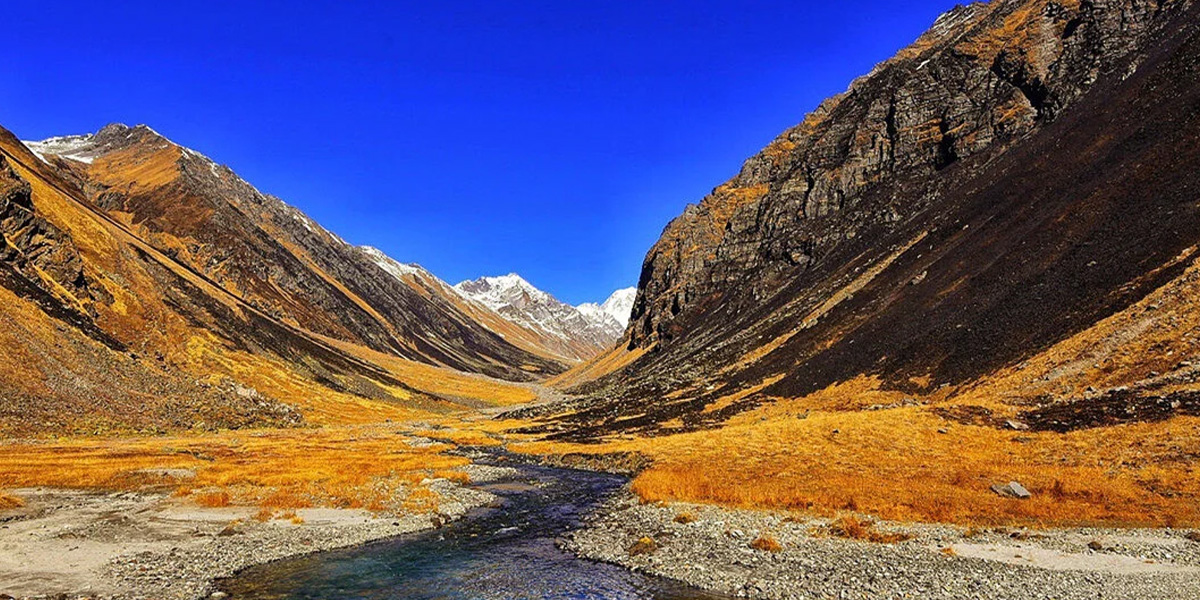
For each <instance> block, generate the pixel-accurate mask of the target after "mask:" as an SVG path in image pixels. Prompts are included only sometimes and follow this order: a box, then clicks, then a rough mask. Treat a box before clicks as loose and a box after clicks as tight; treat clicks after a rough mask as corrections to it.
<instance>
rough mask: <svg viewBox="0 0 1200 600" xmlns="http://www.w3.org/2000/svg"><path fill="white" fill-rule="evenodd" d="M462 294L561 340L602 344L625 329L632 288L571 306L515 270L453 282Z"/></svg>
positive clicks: (633, 292) (511, 318) (523, 324)
mask: <svg viewBox="0 0 1200 600" xmlns="http://www.w3.org/2000/svg"><path fill="white" fill-rule="evenodd" d="M454 289H455V290H456V291H458V293H459V294H461V295H463V296H464V297H466V298H468V299H470V300H474V301H476V302H478V303H480V304H483V305H484V306H487V307H488V308H490V309H492V310H494V311H496V312H497V313H499V314H500V316H502V317H504V318H506V319H508V320H509V321H512V322H514V323H517V324H518V325H522V326H524V327H527V328H530V329H534V330H537V331H541V332H543V333H545V334H547V335H550V336H553V337H556V338H560V339H563V340H578V341H584V342H587V343H590V344H595V345H598V346H606V345H608V344H611V343H612V342H614V341H616V340H617V339H618V338H620V337H621V335H622V334H623V333H625V325H626V324H627V323H628V322H629V312H630V310H631V309H632V306H633V304H632V302H633V298H632V295H631V294H634V295H635V294H636V290H634V289H633V288H629V289H628V290H620V291H618V292H617V293H615V294H613V297H610V298H609V299H608V301H606V302H605V303H604V305H600V304H596V303H594V302H589V303H586V304H582V305H580V306H571V305H569V304H566V303H564V302H561V301H559V300H558V299H557V298H555V297H554V296H552V295H550V294H548V293H546V292H544V291H542V290H540V289H538V288H537V287H535V286H534V285H533V284H531V283H529V282H528V281H526V280H525V279H524V278H523V277H521V276H520V275H517V274H516V273H509V274H508V275H502V276H499V277H481V278H479V279H475V280H472V281H464V282H462V283H459V284H458V285H456V286H454Z"/></svg>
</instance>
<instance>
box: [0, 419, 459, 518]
mask: <svg viewBox="0 0 1200 600" xmlns="http://www.w3.org/2000/svg"><path fill="white" fill-rule="evenodd" d="M450 447H451V446H449V445H445V444H435V445H432V446H426V447H413V446H410V445H409V444H408V442H407V441H406V438H405V436H404V435H401V434H399V433H397V432H396V430H395V428H394V426H393V427H383V426H367V427H339V428H322V429H296V430H250V431H237V432H223V433H219V434H211V435H203V436H175V437H161V438H159V437H156V438H125V439H74V440H66V441H58V442H45V443H21V444H16V443H10V444H8V445H7V446H5V448H4V451H3V452H0V488H8V489H13V488H22V487H36V486H48V487H63V488H83V489H98V490H127V489H159V490H172V491H173V492H174V493H175V495H177V496H181V497H191V498H192V499H193V500H194V501H195V502H196V503H197V504H200V505H203V506H228V505H242V506H261V507H263V508H267V509H296V508H305V507H313V506H324V507H339V508H368V509H371V510H376V511H392V510H411V509H414V508H419V509H429V508H436V494H434V493H433V492H431V491H430V490H428V489H426V488H424V487H423V486H421V485H420V482H421V481H422V480H424V479H426V478H431V477H435V478H436V477H443V478H448V479H452V480H457V481H460V482H461V481H464V480H465V474H463V473H461V472H460V471H458V470H457V469H458V468H459V467H462V466H463V465H465V464H467V462H468V461H467V459H465V458H461V457H456V456H450V455H447V454H445V450H447V449H449V448H450ZM180 473H184V475H180ZM190 473H194V476H191V475H190Z"/></svg>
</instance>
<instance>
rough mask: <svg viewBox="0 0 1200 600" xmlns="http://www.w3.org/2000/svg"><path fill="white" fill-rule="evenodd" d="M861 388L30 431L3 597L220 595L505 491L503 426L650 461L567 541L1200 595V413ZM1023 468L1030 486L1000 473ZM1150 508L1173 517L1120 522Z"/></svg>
mask: <svg viewBox="0 0 1200 600" xmlns="http://www.w3.org/2000/svg"><path fill="white" fill-rule="evenodd" d="M536 392H537V390H533V392H532V393H534V394H535V395H536ZM841 392H842V393H840V394H838V396H839V397H854V398H871V400H870V401H871V402H875V401H877V400H886V401H887V402H889V403H883V402H882V401H881V402H880V406H879V407H878V408H875V407H873V406H872V407H868V409H861V408H859V409H857V410H856V409H855V408H856V407H851V406H842V405H837V404H834V403H824V404H823V403H821V402H818V400H820V399H819V398H816V399H814V398H809V399H806V400H805V401H804V403H803V404H802V405H800V404H797V403H795V402H793V403H789V402H778V403H775V404H772V405H769V406H765V407H762V408H760V409H756V410H753V411H750V412H747V413H745V414H744V415H740V416H738V417H736V418H734V419H732V420H730V421H729V422H727V423H726V424H725V425H723V426H722V427H719V428H717V429H713V430H707V431H692V432H678V433H671V434H667V435H660V436H653V437H636V436H629V435H616V436H612V437H610V438H608V439H604V440H598V443H592V444H567V443H562V442H546V441H543V440H540V439H539V438H537V437H535V436H533V435H530V434H522V433H516V431H517V430H519V429H521V428H523V427H528V426H529V425H530V422H528V421H517V420H504V419H502V418H500V419H497V418H495V414H493V411H484V412H482V413H481V412H467V413H462V414H459V415H457V416H454V417H441V418H437V419H435V418H432V417H431V418H430V420H428V421H424V422H415V421H414V422H403V423H401V422H395V423H389V422H384V423H376V424H370V425H327V426H321V427H313V428H297V429H263V430H241V431H221V432H201V433H186V434H185V433H179V434H172V435H165V436H153V437H147V436H140V437H130V438H75V439H60V440H26V441H15V440H10V441H7V442H4V445H3V451H2V452H0V491H3V493H0V598H3V597H4V596H3V595H4V594H7V595H9V596H15V597H38V596H46V597H54V595H57V594H70V595H73V596H74V597H81V598H82V597H93V598H109V597H111V598H155V599H164V600H165V599H169V598H203V597H206V596H207V595H208V594H209V593H210V592H211V590H212V588H211V582H212V580H213V579H214V578H219V577H224V576H228V575H231V574H233V573H234V572H236V571H237V570H239V569H242V568H245V567H247V566H250V565H253V564H258V563H262V562H267V561H271V560H275V559H279V558H284V557H288V556H294V555H297V554H306V553H310V552H317V551H321V550H326V549H332V548H338V547H345V546H351V545H357V544H361V543H365V542H367V541H371V540H375V539H380V538H384V537H390V536H394V535H398V534H402V533H407V532H411V531H416V530H418V529H423V528H428V527H432V526H435V525H436V524H437V523H439V522H442V521H444V520H447V519H451V518H455V517H457V516H460V515H462V514H463V513H464V512H466V511H467V510H468V509H469V508H471V507H474V506H480V505H485V504H488V503H490V502H491V501H492V498H491V497H490V496H489V495H488V494H486V493H484V492H480V491H478V490H474V489H472V488H470V487H469V486H467V485H465V484H468V483H479V482H485V481H488V480H489V479H490V478H493V477H496V476H497V474H496V472H495V468H493V467H484V466H480V465H476V464H472V463H471V460H470V459H469V458H468V457H467V456H465V455H464V454H463V453H461V452H456V451H454V450H455V448H456V447H463V446H497V445H505V446H506V447H507V448H508V449H509V450H510V451H514V452H519V453H525V454H536V455H541V456H542V457H543V458H544V459H545V460H547V461H548V462H552V463H554V464H563V465H567V466H571V465H576V466H579V467H586V468H600V469H603V470H612V471H621V472H629V471H640V473H639V474H638V475H637V476H636V477H635V478H634V479H633V481H632V482H631V484H630V486H629V491H628V492H627V493H626V494H624V495H623V496H622V497H621V498H619V499H617V500H615V501H613V502H612V503H610V504H609V505H607V506H606V507H605V509H604V510H602V511H601V512H600V514H598V515H596V516H595V518H594V519H592V521H591V523H590V524H589V525H588V526H587V527H585V528H584V529H582V530H581V531H579V532H577V533H576V534H575V535H573V536H572V538H571V539H569V540H566V541H565V542H564V543H565V544H566V546H567V547H568V549H570V550H572V551H574V552H577V553H578V554H580V555H581V556H583V557H586V558H590V559H597V560H602V561H606V562H612V563H616V564H620V565H624V566H627V567H630V568H633V569H637V570H642V571H646V572H649V573H652V574H656V575H662V576H666V577H669V578H673V579H678V580H682V581H684V582H687V583H689V584H692V585H695V586H697V587H703V588H708V589H713V590H715V591H720V592H724V593H731V594H735V595H746V596H749V597H761V598H824V597H826V596H827V595H829V594H833V595H834V596H835V597H837V596H838V595H839V594H841V595H842V596H844V597H864V596H865V597H871V598H902V597H922V598H938V597H944V598H964V597H981V598H992V597H996V598H1000V597H1002V598H1010V599H1014V600H1017V599H1022V598H1029V599H1033V598H1059V599H1071V598H1114V599H1116V598H1151V599H1153V598H1172V599H1174V598H1191V597H1200V534H1197V533H1194V532H1192V531H1188V530H1185V529H1183V528H1190V527H1195V526H1196V525H1197V523H1198V521H1200V520H1198V519H1197V513H1196V511H1197V510H1200V509H1197V505H1196V502H1195V500H1196V494H1197V493H1198V492H1197V490H1200V486H1198V485H1197V484H1196V482H1197V480H1196V477H1197V474H1196V472H1195V470H1194V469H1193V466H1192V465H1193V458H1192V456H1193V453H1194V448H1195V447H1196V446H1195V442H1196V441H1197V437H1196V436H1197V435H1200V433H1198V432H1200V427H1197V423H1200V419H1196V418H1193V417H1177V418H1174V419H1170V420H1167V421H1162V422H1154V423H1133V424H1128V425H1122V426H1119V427H1113V428H1102V429H1095V430H1086V431H1079V432H1073V433H1070V434H1058V433H1051V432H1040V433H1039V432H1031V431H1014V430H1004V429H997V428H995V427H990V426H984V425H972V424H968V423H962V422H959V421H954V420H949V419H947V418H945V417H943V416H940V415H939V413H938V412H936V411H934V410H931V409H930V408H931V407H929V406H925V405H917V404H912V403H908V402H904V401H903V399H899V401H896V402H892V400H895V399H890V398H884V399H880V398H878V397H874V396H871V395H870V394H865V395H864V394H851V393H850V392H849V391H846V390H842V391H841ZM547 399H550V398H547ZM1012 480H1017V481H1020V482H1022V483H1023V484H1024V487H1027V488H1028V489H1029V491H1030V492H1031V493H1032V498H1029V499H1015V498H1005V497H1002V496H1001V495H999V494H997V493H996V492H994V491H993V490H992V489H991V485H992V484H995V483H1006V482H1008V481H1012ZM873 519H887V520H886V521H879V522H873V521H872V520H873ZM936 523H953V525H949V524H936ZM1130 525H1134V526H1151V527H1154V528H1147V529H1119V528H1117V527H1127V526H1130Z"/></svg>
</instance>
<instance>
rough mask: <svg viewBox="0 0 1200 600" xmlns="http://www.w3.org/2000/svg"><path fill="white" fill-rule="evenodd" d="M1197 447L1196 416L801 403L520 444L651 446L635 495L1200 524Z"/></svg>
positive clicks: (905, 516)
mask: <svg viewBox="0 0 1200 600" xmlns="http://www.w3.org/2000/svg"><path fill="white" fill-rule="evenodd" d="M800 415H806V418H803V419H801V418H798V416H800ZM939 430H944V431H946V433H944V434H943V433H939ZM1198 445H1200V419H1197V418H1190V417H1179V418H1176V419H1173V420H1171V421H1167V422H1163V423H1143V424H1135V425H1127V426H1122V427H1115V428H1106V429H1097V430H1087V431H1079V432H1074V433H1070V434H1065V435H1063V434H1055V433H1029V432H1020V433H1019V434H1018V433H1016V432H1012V431H1002V430H997V429H992V428H987V427H974V426H965V425H957V424H951V423H947V422H946V421H945V420H943V419H941V418H939V417H937V416H936V415H934V414H932V413H931V412H929V410H928V409H927V408H925V407H906V408H897V409H891V410H882V411H863V412H850V411H828V412H824V411H819V410H810V408H809V407H808V406H806V405H805V404H804V402H803V401H793V402H778V403H775V404H772V405H768V406H765V407H762V408H760V409H757V410H754V411H750V412H748V413H744V414H743V415H740V416H738V417H736V418H734V419H733V420H732V421H731V422H730V423H729V424H727V425H726V426H724V427H722V428H720V429H716V430H711V431H700V432H692V433H681V434H674V435H669V436H661V437H656V438H636V439H626V440H615V441H610V442H607V443H602V444H591V445H578V444H565V443H549V442H528V443H514V444H512V445H511V447H512V448H513V449H514V450H517V451H520V452H530V453H539V454H547V453H556V454H557V453H566V452H584V453H589V452H590V453H602V452H617V451H634V452H641V453H643V454H645V455H647V456H649V457H650V458H651V459H652V460H653V461H654V464H653V466H651V467H650V468H649V469H647V470H645V471H644V472H642V473H641V474H640V475H639V476H638V477H637V478H636V479H635V480H634V482H633V490H634V492H635V493H637V494H638V495H639V496H640V497H641V498H642V499H643V500H644V501H647V502H660V501H681V502H701V503H712V504H721V505H726V506H733V507H740V508H771V509H786V510H799V511H805V512H808V513H812V514H817V515H824V516H836V515H838V514H839V513H841V512H844V511H854V512H859V513H866V514H871V515H875V516H877V517H880V518H884V519H888V520H896V521H925V522H952V523H969V524H1027V525H1086V524H1105V525H1116V526H1163V525H1171V526H1183V525H1193V526H1194V525H1197V524H1200V473H1198V472H1197V471H1196V470H1195V469H1194V466H1193V463H1192V461H1191V460H1190V459H1188V458H1187V457H1188V456H1189V455H1190V453H1191V452H1192V450H1189V449H1190V448H1195V447H1197V446H1198ZM1011 480H1017V481H1020V482H1021V483H1023V484H1024V485H1025V487H1027V488H1029V489H1030V490H1031V491H1032V492H1033V498H1032V499H1030V500H1013V499H1008V498H1002V497H1000V496H998V495H996V494H995V493H994V492H992V491H991V489H990V485H991V484H993V483H1004V482H1008V481H1011Z"/></svg>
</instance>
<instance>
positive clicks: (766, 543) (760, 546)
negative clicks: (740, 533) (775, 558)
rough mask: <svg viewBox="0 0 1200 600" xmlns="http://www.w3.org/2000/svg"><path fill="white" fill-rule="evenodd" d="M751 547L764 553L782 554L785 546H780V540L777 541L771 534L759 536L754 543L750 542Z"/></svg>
mask: <svg viewBox="0 0 1200 600" xmlns="http://www.w3.org/2000/svg"><path fill="white" fill-rule="evenodd" d="M750 547H751V548H754V549H755V550H761V551H763V552H780V551H782V550H783V544H780V543H779V540H777V539H775V538H774V537H773V536H771V534H769V533H764V534H762V535H760V536H758V538H756V539H755V540H754V541H753V542H750Z"/></svg>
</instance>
